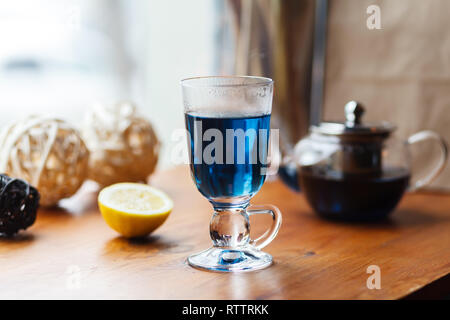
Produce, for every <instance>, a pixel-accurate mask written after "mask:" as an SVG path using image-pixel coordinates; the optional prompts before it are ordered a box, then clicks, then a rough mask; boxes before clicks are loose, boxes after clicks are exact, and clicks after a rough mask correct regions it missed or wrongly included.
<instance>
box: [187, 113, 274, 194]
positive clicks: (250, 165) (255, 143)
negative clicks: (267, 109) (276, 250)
mask: <svg viewBox="0 0 450 320" xmlns="http://www.w3.org/2000/svg"><path fill="white" fill-rule="evenodd" d="M185 121H186V128H187V129H188V131H189V134H190V137H189V139H190V141H189V149H190V166H191V174H192V177H193V180H194V182H195V184H196V186H197V188H198V190H199V191H200V192H201V193H202V194H203V195H204V196H205V197H207V198H208V199H209V200H212V201H213V202H214V201H215V200H218V199H220V200H224V199H225V200H226V199H231V198H236V197H240V198H241V199H244V201H248V200H249V199H250V198H251V197H252V196H253V195H254V194H255V193H256V192H258V191H259V189H260V188H261V186H262V185H263V183H264V180H265V169H266V168H267V148H268V140H269V130H270V114H268V115H259V116H258V115H257V116H249V117H219V116H217V117H209V116H199V115H194V114H189V113H187V114H185ZM209 129H216V130H215V133H220V134H221V136H222V137H223V143H222V148H220V149H219V148H217V149H218V150H216V149H215V150H213V151H212V152H209V154H212V155H213V156H215V155H217V156H219V155H222V157H218V158H216V160H217V159H220V158H222V163H220V160H219V161H215V162H214V163H207V161H205V159H204V158H205V154H204V152H205V148H208V145H209V144H210V143H211V142H213V141H215V140H216V139H215V138H210V139H207V141H203V140H204V138H203V137H204V135H205V132H207V130H209ZM227 129H228V130H227ZM230 129H231V130H232V131H231V130H230ZM239 129H240V131H241V133H242V132H244V133H247V134H246V135H245V138H244V139H242V135H241V136H240V138H239V135H233V136H231V135H230V132H231V133H233V132H239ZM196 132H197V134H196ZM227 132H228V134H229V135H228V136H227ZM196 148H197V149H196ZM206 150H208V149H206ZM209 150H211V149H209ZM207 154H208V153H207ZM227 157H228V159H227ZM243 160H244V161H243Z"/></svg>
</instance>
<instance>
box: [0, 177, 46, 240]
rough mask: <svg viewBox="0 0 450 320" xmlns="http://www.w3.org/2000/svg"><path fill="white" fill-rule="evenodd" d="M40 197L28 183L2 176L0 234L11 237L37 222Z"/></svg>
mask: <svg viewBox="0 0 450 320" xmlns="http://www.w3.org/2000/svg"><path fill="white" fill-rule="evenodd" d="M39 199H40V195H39V192H38V191H37V189H36V188H34V187H32V186H30V185H29V184H28V183H27V182H26V181H24V180H20V179H14V178H10V177H8V176H7V175H4V174H0V234H5V235H7V236H11V235H13V234H15V233H17V232H18V231H19V230H20V229H24V230H25V229H26V228H28V227H29V226H31V225H32V224H33V223H34V221H35V220H36V212H37V209H38V207H39Z"/></svg>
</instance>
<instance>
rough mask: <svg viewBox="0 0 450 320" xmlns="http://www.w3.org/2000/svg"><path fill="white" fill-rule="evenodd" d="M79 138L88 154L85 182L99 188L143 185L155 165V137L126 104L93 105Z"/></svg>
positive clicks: (157, 144)
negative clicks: (129, 183)
mask: <svg viewBox="0 0 450 320" xmlns="http://www.w3.org/2000/svg"><path fill="white" fill-rule="evenodd" d="M82 135H83V138H84V141H85V142H86V145H87V146H88V149H89V151H90V154H91V157H90V159H89V178H90V179H92V180H94V181H96V182H97V183H99V184H100V185H102V186H106V185H110V184H113V183H117V182H139V181H145V180H146V179H147V177H148V176H149V175H150V174H151V173H152V172H153V171H154V169H155V166H156V164H157V162H158V154H159V147H160V143H159V141H158V138H157V136H156V133H155V131H154V130H153V127H152V125H151V123H150V122H149V121H148V120H146V119H144V118H143V117H141V116H139V115H138V114H137V112H136V107H135V106H134V105H132V104H130V103H127V102H122V103H118V104H115V105H95V106H94V107H93V108H92V109H91V110H90V111H89V112H88V113H87V115H86V118H85V122H84V125H83V130H82Z"/></svg>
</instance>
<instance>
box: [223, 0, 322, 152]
mask: <svg viewBox="0 0 450 320" xmlns="http://www.w3.org/2000/svg"><path fill="white" fill-rule="evenodd" d="M225 3H226V5H225V7H224V8H223V13H222V17H221V19H222V20H223V21H224V23H225V26H222V27H225V29H226V30H228V31H229V34H227V36H226V37H225V38H226V39H225V40H224V41H223V42H221V45H220V46H219V51H220V52H226V53H227V54H222V59H221V61H220V63H219V64H220V65H219V70H220V72H221V73H223V74H250V75H260V76H267V77H271V78H273V79H274V80H275V99H274V106H273V113H272V114H273V116H272V126H273V127H276V128H280V129H281V130H280V137H281V143H282V145H281V147H282V149H283V150H284V151H288V150H289V149H291V148H292V146H293V144H295V142H296V141H298V139H300V138H301V137H302V136H303V135H304V134H305V133H306V132H307V130H308V127H309V99H310V81H311V80H310V79H311V59H312V39H313V24H314V0H302V1H298V0H228V1H226V2H225ZM220 52H219V53H220Z"/></svg>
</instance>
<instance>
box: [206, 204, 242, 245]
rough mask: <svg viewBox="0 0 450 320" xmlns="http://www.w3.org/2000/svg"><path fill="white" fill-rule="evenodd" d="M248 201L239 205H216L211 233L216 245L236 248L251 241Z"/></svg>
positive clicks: (211, 223)
mask: <svg viewBox="0 0 450 320" xmlns="http://www.w3.org/2000/svg"><path fill="white" fill-rule="evenodd" d="M247 206H248V203H247V204H245V205H242V206H238V207H217V206H215V207H214V214H213V216H212V218H211V222H210V225H209V233H210V236H211V239H212V241H213V244H214V247H224V248H235V247H240V246H245V245H247V244H248V243H249V241H250V223H249V217H248V214H247V210H246V208H247Z"/></svg>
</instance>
